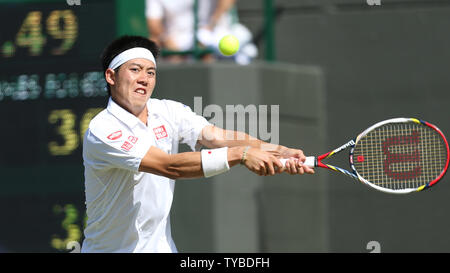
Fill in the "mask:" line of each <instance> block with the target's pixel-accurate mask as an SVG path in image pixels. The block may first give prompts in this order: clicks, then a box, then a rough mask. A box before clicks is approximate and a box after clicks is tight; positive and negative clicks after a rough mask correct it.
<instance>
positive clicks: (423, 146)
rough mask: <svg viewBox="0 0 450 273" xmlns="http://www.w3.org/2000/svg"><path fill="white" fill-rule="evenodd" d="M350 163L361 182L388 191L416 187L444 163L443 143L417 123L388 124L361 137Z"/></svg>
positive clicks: (434, 134)
mask: <svg viewBox="0 0 450 273" xmlns="http://www.w3.org/2000/svg"><path fill="white" fill-rule="evenodd" d="M353 158H354V160H353V164H354V167H355V169H356V171H357V173H358V174H359V175H360V176H362V177H363V178H364V179H365V180H367V181H369V182H371V183H373V184H375V185H377V186H380V187H383V188H388V189H393V190H396V189H408V188H418V187H421V186H423V185H426V184H427V183H429V182H431V181H433V180H434V179H436V178H437V177H438V176H439V175H440V174H441V172H442V171H443V169H444V168H445V163H446V160H447V150H446V146H445V142H444V140H443V139H442V137H441V136H440V134H439V133H438V132H436V131H435V130H434V129H432V128H430V127H428V126H424V125H421V124H417V123H412V122H411V123H390V124H385V125H383V126H381V127H377V128H375V129H374V130H372V131H370V132H369V133H367V134H366V135H365V136H363V137H361V139H360V140H359V141H358V143H357V144H356V146H355V149H354V153H353Z"/></svg>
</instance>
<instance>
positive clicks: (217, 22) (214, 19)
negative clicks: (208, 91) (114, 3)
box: [145, 0, 258, 64]
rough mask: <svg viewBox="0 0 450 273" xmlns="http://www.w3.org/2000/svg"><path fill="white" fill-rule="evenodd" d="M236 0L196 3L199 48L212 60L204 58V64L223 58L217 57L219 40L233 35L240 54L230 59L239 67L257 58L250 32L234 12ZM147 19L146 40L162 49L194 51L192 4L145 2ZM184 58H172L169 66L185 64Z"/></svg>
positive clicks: (189, 0) (182, 0)
mask: <svg viewBox="0 0 450 273" xmlns="http://www.w3.org/2000/svg"><path fill="white" fill-rule="evenodd" d="M235 5H236V0H198V9H197V16H198V26H197V33H196V34H197V40H198V45H199V46H201V47H203V48H209V49H211V50H212V51H213V52H214V56H212V55H206V56H204V58H203V60H204V61H212V60H213V59H215V58H225V57H224V56H222V55H220V53H219V51H218V48H217V45H218V43H219V41H220V39H221V38H222V37H223V36H225V35H227V34H233V35H234V36H236V37H237V38H238V40H239V41H240V44H241V49H240V50H239V52H238V53H237V54H236V55H234V56H232V57H227V58H232V59H234V60H235V61H236V62H238V63H240V64H248V63H250V61H251V60H252V59H253V58H255V57H256V56H257V55H258V50H257V48H256V46H255V45H254V44H253V43H252V38H253V37H252V34H251V32H250V31H249V30H248V29H247V28H246V27H245V26H244V25H242V24H240V23H239V22H238V18H237V13H236V9H235ZM145 13H146V18H147V26H148V29H149V39H151V40H153V41H155V42H156V43H157V44H158V45H159V46H160V47H161V48H162V49H166V50H169V51H186V50H192V49H194V47H195V44H194V43H195V37H194V34H195V0H171V1H165V0H146V12H145ZM186 59H187V57H186V56H182V55H172V56H169V57H168V58H167V60H169V61H171V62H181V61H184V60H186Z"/></svg>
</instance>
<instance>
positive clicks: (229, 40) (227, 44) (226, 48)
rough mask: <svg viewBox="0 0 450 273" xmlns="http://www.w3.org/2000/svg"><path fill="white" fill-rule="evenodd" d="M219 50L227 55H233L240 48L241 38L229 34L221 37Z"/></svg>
mask: <svg viewBox="0 0 450 273" xmlns="http://www.w3.org/2000/svg"><path fill="white" fill-rule="evenodd" d="M219 50H220V52H221V53H222V54H223V55H225V56H232V55H234V54H236V52H238V50H239V40H238V39H237V38H236V37H235V36H233V35H231V34H229V35H226V36H224V37H223V38H222V39H220V42H219Z"/></svg>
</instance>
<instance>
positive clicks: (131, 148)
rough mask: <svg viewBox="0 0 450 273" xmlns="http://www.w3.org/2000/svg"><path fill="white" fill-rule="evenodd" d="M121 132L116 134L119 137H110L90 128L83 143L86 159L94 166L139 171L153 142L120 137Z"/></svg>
mask: <svg viewBox="0 0 450 273" xmlns="http://www.w3.org/2000/svg"><path fill="white" fill-rule="evenodd" d="M121 134H122V132H121V131H117V132H116V135H115V137H117V138H116V139H115V137H110V138H112V139H109V138H108V137H103V136H102V135H101V134H100V135H99V136H97V135H96V134H95V133H94V132H93V131H92V130H91V129H88V130H87V131H86V135H85V139H84V143H83V149H84V155H83V156H84V160H85V161H87V163H89V164H90V165H91V166H93V167H95V166H97V167H98V168H119V169H126V170H130V171H138V169H139V166H140V164H141V161H142V158H143V157H144V156H145V154H146V153H147V151H148V149H149V148H150V146H151V144H150V143H149V142H146V141H144V140H139V142H138V141H135V140H134V139H131V140H130V139H126V138H124V137H119V135H121Z"/></svg>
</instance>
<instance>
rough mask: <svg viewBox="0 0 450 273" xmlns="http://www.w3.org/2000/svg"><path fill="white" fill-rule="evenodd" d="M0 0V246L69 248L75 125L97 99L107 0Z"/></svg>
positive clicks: (74, 235)
mask: <svg viewBox="0 0 450 273" xmlns="http://www.w3.org/2000/svg"><path fill="white" fill-rule="evenodd" d="M78 4H80V5H77V1H65V0H60V1H52V0H44V1H32V0H28V1H27V0H22V1H12V0H11V1H5V0H0V25H1V31H0V125H1V133H0V143H1V144H0V145H1V148H0V181H1V182H0V185H1V190H0V215H1V218H2V219H1V223H2V224H1V225H0V252H69V251H70V249H71V248H72V246H73V245H74V243H75V244H76V242H78V243H81V242H82V239H83V234H82V232H83V228H84V223H85V220H86V218H85V206H84V180H83V179H84V178H83V177H84V176H83V172H84V167H83V161H82V156H81V151H82V140H83V134H84V132H85V131H86V129H87V126H88V125H89V122H90V120H91V119H92V118H93V117H94V116H95V115H96V114H97V113H98V112H99V111H101V110H102V109H104V108H105V107H106V104H107V92H106V90H105V87H106V82H105V80H104V78H103V72H102V71H101V70H102V69H101V64H100V55H101V52H102V50H103V49H104V48H105V46H106V45H107V44H108V43H110V42H111V41H112V40H113V39H114V38H115V37H116V18H115V17H116V5H115V1H107V0H96V1H95V0H89V1H78Z"/></svg>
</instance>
